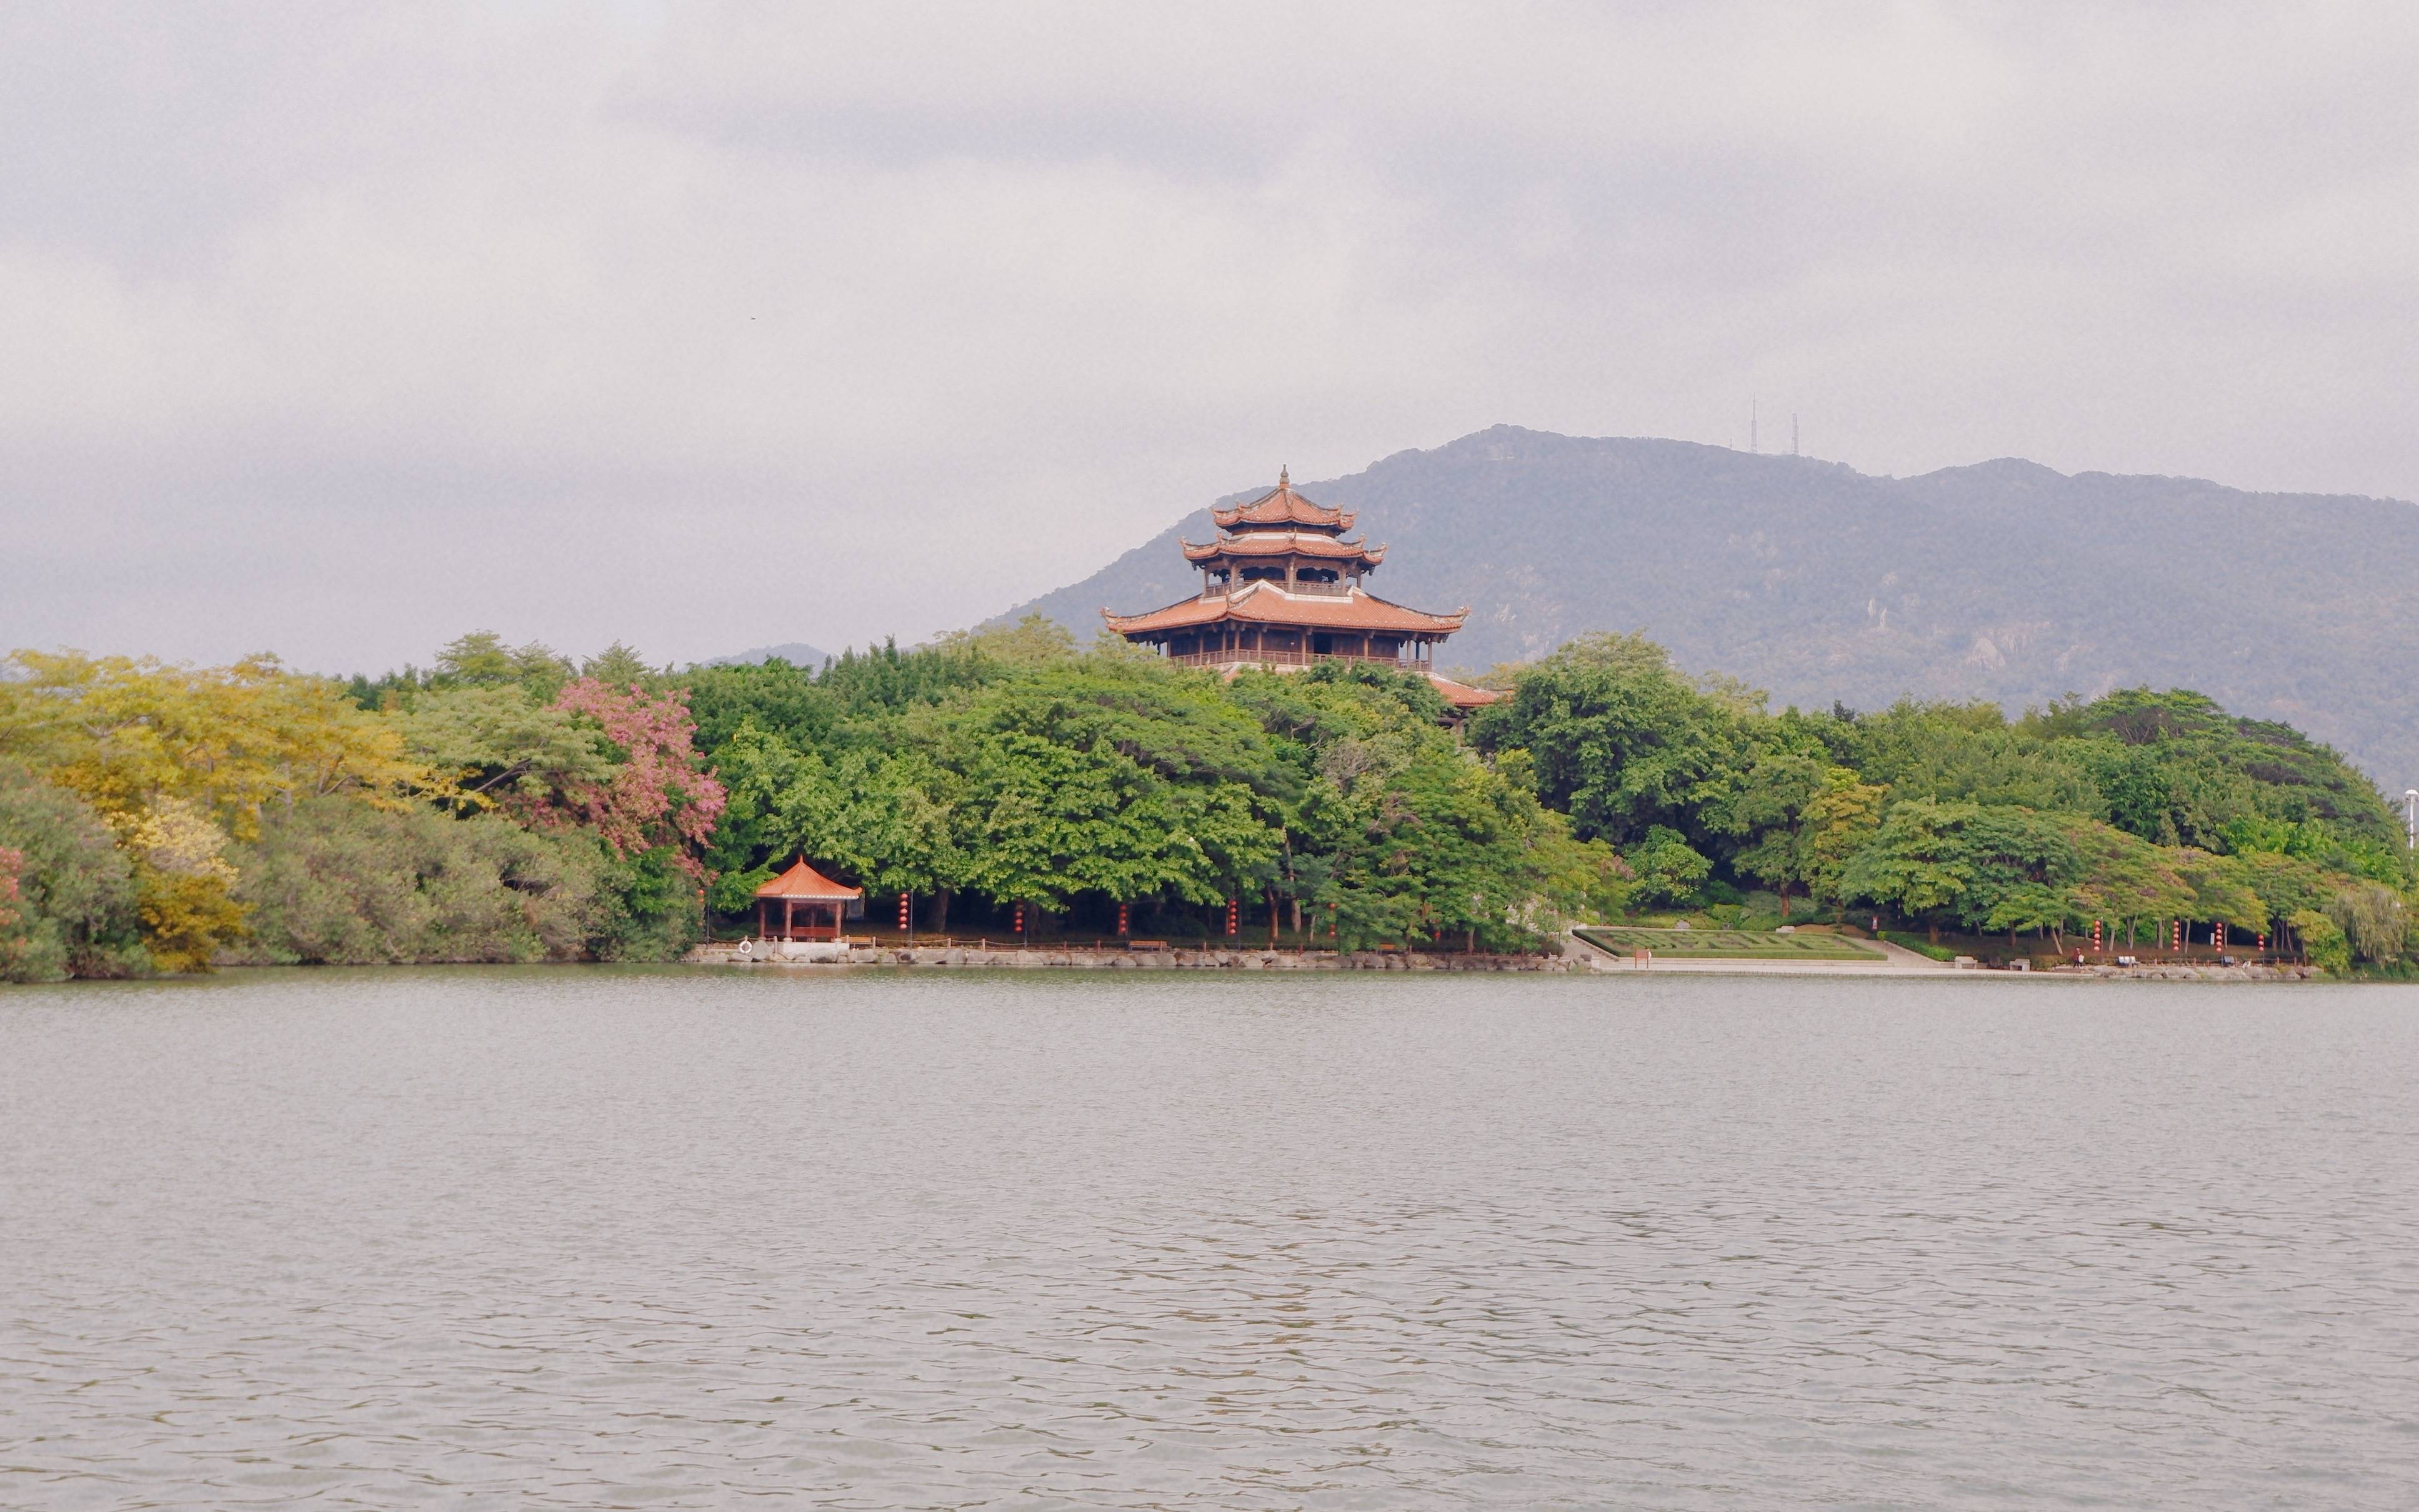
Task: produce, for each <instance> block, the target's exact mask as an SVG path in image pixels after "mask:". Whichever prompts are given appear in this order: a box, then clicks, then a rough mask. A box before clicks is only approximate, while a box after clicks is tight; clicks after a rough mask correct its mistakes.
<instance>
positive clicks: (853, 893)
mask: <svg viewBox="0 0 2419 1512" xmlns="http://www.w3.org/2000/svg"><path fill="white" fill-rule="evenodd" d="M756 896H757V897H759V898H810V899H816V900H820V901H821V902H824V903H844V902H846V901H847V900H849V899H851V898H862V897H864V896H865V889H864V888H862V887H841V886H840V884H839V883H837V882H834V881H833V880H832V879H831V878H829V877H827V876H825V875H824V874H823V873H822V872H818V871H816V870H815V869H814V868H813V867H810V866H809V865H808V864H807V860H806V857H805V856H800V857H798V860H797V864H796V865H794V866H793V867H791V868H790V870H788V871H787V872H782V873H781V874H780V875H779V876H778V877H775V878H774V879H773V880H772V881H770V882H767V883H766V884H764V885H763V887H759V888H757V889H756Z"/></svg>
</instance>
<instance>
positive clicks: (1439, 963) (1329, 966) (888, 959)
mask: <svg viewBox="0 0 2419 1512" xmlns="http://www.w3.org/2000/svg"><path fill="white" fill-rule="evenodd" d="M759 949H763V950H765V951H766V953H764V954H751V955H748V956H742V955H740V954H739V952H738V949H737V947H736V946H735V945H721V944H716V945H701V946H699V947H697V948H696V949H692V950H690V951H689V952H688V954H686V956H683V957H682V958H681V960H682V962H683V964H687V965H701V966H733V967H744V966H781V967H791V968H794V967H799V966H894V967H896V966H921V967H928V968H929V967H935V966H937V967H943V968H951V969H958V970H995V971H1043V970H1057V971H1531V972H1554V973H1564V974H1575V973H1578V972H1580V971H1584V970H1586V969H1587V968H1586V966H1585V965H1583V964H1580V963H1579V962H1577V961H1574V960H1572V959H1570V958H1569V957H1567V956H1556V955H1491V954H1484V953H1482V954H1474V955H1473V954H1467V953H1463V952H1460V951H1425V950H1284V949H1277V950H1271V949H1214V948H1213V949H1192V948H1187V947H1177V948H1171V949H1164V950H1120V949H1102V948H1101V947H1097V946H1040V945H1029V946H996V947H982V946H965V945H952V946H941V945H914V946H909V945H854V946H843V945H839V944H834V943H831V942H824V941H816V942H805V941H800V942H793V943H792V944H790V945H789V946H787V947H784V946H783V945H781V944H779V943H778V942H774V943H771V944H769V945H763V944H760V946H759Z"/></svg>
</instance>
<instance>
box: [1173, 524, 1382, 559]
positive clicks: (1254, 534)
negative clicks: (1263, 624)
mask: <svg viewBox="0 0 2419 1512" xmlns="http://www.w3.org/2000/svg"><path fill="white" fill-rule="evenodd" d="M1176 544H1177V545H1179V546H1180V547H1182V548H1184V558H1185V560H1186V561H1188V562H1208V561H1210V560H1212V559H1214V558H1217V557H1287V556H1302V557H1332V558H1334V559H1336V560H1338V561H1344V562H1366V563H1369V565H1371V566H1373V567H1374V566H1376V565H1377V564H1378V563H1380V562H1383V561H1384V560H1385V559H1386V548H1384V547H1382V546H1365V545H1364V544H1363V543H1361V542H1359V541H1343V540H1338V539H1336V538H1335V537H1334V536H1332V535H1317V534H1304V533H1302V532H1300V531H1246V532H1243V533H1241V534H1240V535H1229V536H1225V537H1223V538H1222V539H1219V540H1215V541H1211V542H1210V543H1208V544H1207V545H1205V546H1194V544H1193V543H1192V542H1190V541H1179V542H1177V543H1176Z"/></svg>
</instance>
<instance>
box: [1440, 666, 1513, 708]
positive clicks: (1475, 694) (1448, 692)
mask: <svg viewBox="0 0 2419 1512" xmlns="http://www.w3.org/2000/svg"><path fill="white" fill-rule="evenodd" d="M1428 683H1429V685H1430V686H1431V687H1435V689H1436V690H1437V691H1438V692H1440V693H1442V694H1443V695H1444V701H1445V702H1447V703H1450V704H1452V705H1453V706H1454V707H1455V708H1456V709H1483V708H1485V707H1487V705H1488V704H1489V703H1496V702H1502V700H1503V699H1505V698H1508V697H1510V695H1509V694H1505V693H1498V692H1495V691H1494V690H1492V689H1490V688H1484V687H1471V686H1470V685H1469V684H1467V683H1456V682H1455V681H1454V680H1453V679H1452V678H1450V677H1439V676H1438V675H1437V674H1436V673H1434V672H1430V673H1428Z"/></svg>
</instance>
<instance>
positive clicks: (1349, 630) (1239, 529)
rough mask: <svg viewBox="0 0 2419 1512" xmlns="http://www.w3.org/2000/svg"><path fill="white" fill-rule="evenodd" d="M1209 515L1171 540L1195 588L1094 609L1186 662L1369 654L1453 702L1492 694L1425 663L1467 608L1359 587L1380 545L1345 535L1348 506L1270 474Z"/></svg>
mask: <svg viewBox="0 0 2419 1512" xmlns="http://www.w3.org/2000/svg"><path fill="white" fill-rule="evenodd" d="M1210 517H1211V518H1212V519H1213V520H1215V521H1216V522H1217V525H1218V537H1217V539H1215V540H1213V541H1210V542H1206V543H1204V544H1203V545H1200V546H1194V544H1193V543H1192V542H1190V541H1185V542H1181V543H1179V544H1181V545H1182V546H1183V548H1184V559H1185V560H1186V561H1187V562H1190V563H1193V564H1194V566H1196V567H1198V568H1200V569H1201V594H1200V596H1199V597H1197V598H1188V599H1185V600H1183V601H1182V602H1180V603H1176V604H1170V605H1169V606H1167V608H1165V609H1153V610H1152V611H1151V612H1149V613H1148V614H1112V613H1110V612H1109V611H1108V610H1107V609H1102V611H1101V617H1102V619H1104V620H1106V621H1108V624H1109V628H1110V629H1112V630H1115V631H1116V632H1117V634H1119V635H1122V636H1124V637H1125V638H1126V639H1127V640H1132V641H1134V642H1136V643H1137V644H1142V645H1151V646H1158V647H1160V648H1162V649H1163V651H1164V652H1165V654H1166V655H1167V656H1169V657H1170V658H1172V659H1174V660H1177V661H1180V662H1184V663H1186V664H1187V665H1190V666H1195V667H1215V668H1219V669H1222V670H1225V671H1235V670H1238V669H1240V668H1244V667H1268V668H1275V669H1280V670H1282V669H1287V668H1302V667H1307V666H1310V665H1312V664H1313V663H1315V662H1319V661H1329V660H1350V661H1373V662H1378V663H1380V664H1382V665H1386V666H1392V667H1399V668H1401V669H1402V670H1403V671H1416V672H1420V673H1423V674H1425V676H1426V677H1427V678H1428V680H1429V681H1430V682H1432V683H1434V684H1435V685H1436V687H1437V690H1438V691H1439V692H1441V693H1442V694H1444V696H1445V698H1446V700H1447V701H1448V702H1451V703H1453V705H1454V706H1455V707H1456V708H1459V709H1468V708H1474V707H1476V706H1477V705H1479V704H1482V703H1491V702H1494V701H1495V698H1496V695H1494V694H1492V693H1488V692H1486V691H1484V690H1482V689H1479V688H1474V687H1463V686H1462V685H1461V684H1459V683H1456V682H1454V681H1452V680H1451V679H1449V678H1444V677H1439V676H1437V675H1436V672H1435V670H1434V665H1435V658H1436V648H1437V647H1438V646H1439V645H1441V643H1443V640H1444V638H1445V637H1447V636H1449V635H1451V634H1453V633H1454V632H1455V631H1456V630H1458V629H1460V628H1461V623H1462V621H1463V620H1465V619H1467V618H1469V616H1470V610H1469V609H1466V608H1465V609H1456V610H1454V611H1453V612H1452V613H1451V614H1429V613H1426V612H1424V611H1423V610H1420V609H1407V608H1405V607H1404V606H1402V605H1400V604H1395V603H1390V602H1389V601H1387V600H1385V599H1382V598H1379V596H1378V595H1377V594H1373V593H1370V592H1369V591H1368V589H1366V588H1365V587H1364V586H1363V585H1362V583H1363V579H1365V578H1367V577H1368V576H1369V574H1371V573H1373V572H1375V571H1377V570H1378V566H1379V563H1382V562H1384V561H1385V560H1386V548H1384V547H1382V546H1369V545H1365V544H1364V543H1363V542H1362V541H1361V540H1360V539H1358V538H1357V537H1356V538H1353V539H1347V538H1346V533H1345V532H1348V531H1349V530H1351V529H1352V522H1353V518H1354V516H1353V514H1352V512H1351V511H1349V510H1343V509H1330V508H1328V507H1327V506H1326V505H1324V504H1315V503H1313V502H1311V501H1309V500H1307V499H1304V498H1303V497H1302V495H1300V494H1298V493H1296V492H1294V488H1293V483H1292V481H1291V480H1290V479H1289V478H1288V477H1287V474H1286V473H1285V471H1283V470H1280V471H1278V473H1277V486H1275V487H1274V488H1271V489H1270V490H1269V491H1268V492H1267V493H1264V494H1262V495H1261V496H1260V497H1258V498H1257V499H1255V500H1253V501H1251V502H1250V503H1247V504H1239V505H1237V506H1236V507H1235V508H1233V509H1221V510H1216V511H1213V512H1212V513H1211V515H1210Z"/></svg>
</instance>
